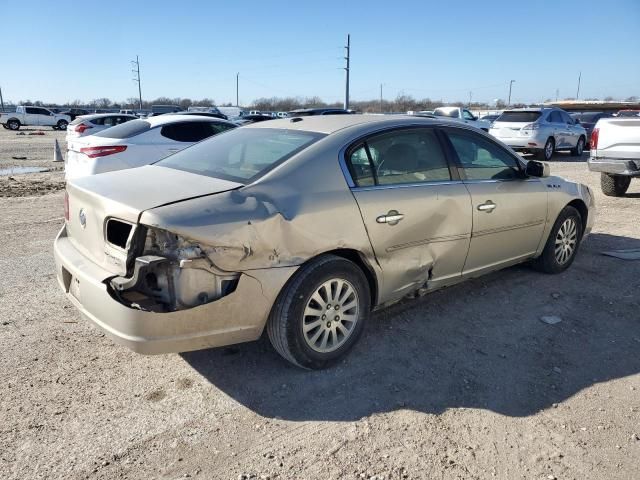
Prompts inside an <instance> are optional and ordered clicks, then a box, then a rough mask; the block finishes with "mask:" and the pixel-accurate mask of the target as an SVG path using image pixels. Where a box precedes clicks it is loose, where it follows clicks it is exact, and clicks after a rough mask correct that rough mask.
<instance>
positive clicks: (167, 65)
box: [0, 0, 640, 105]
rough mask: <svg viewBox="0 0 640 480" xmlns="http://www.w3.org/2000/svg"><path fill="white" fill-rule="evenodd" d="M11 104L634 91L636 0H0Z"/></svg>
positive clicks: (639, 87) (1, 60)
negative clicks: (136, 77)
mask: <svg viewBox="0 0 640 480" xmlns="http://www.w3.org/2000/svg"><path fill="white" fill-rule="evenodd" d="M0 19H1V21H0V31H1V35H2V39H3V41H2V46H0V88H2V93H3V96H4V99H5V101H7V100H11V101H14V102H17V101H19V100H26V99H31V100H43V101H45V102H48V103H63V102H67V101H73V100H76V99H79V100H81V101H90V100H93V99H96V98H101V97H107V98H110V99H112V100H115V101H124V100H126V99H127V98H130V97H137V94H138V91H137V84H136V83H135V82H134V81H133V80H132V78H133V75H132V72H131V68H132V67H131V60H133V59H135V58H136V55H138V56H139V58H140V68H141V77H142V95H143V98H144V99H154V98H157V97H159V96H166V97H170V98H174V97H182V98H192V99H201V98H212V99H214V100H215V101H216V102H217V103H218V104H221V103H226V102H232V103H234V104H235V100H236V74H237V73H239V97H240V104H241V105H249V104H250V103H251V101H252V100H254V99H256V98H260V97H273V96H276V97H284V96H302V97H310V96H319V97H321V98H322V99H323V100H325V101H328V102H335V101H340V102H341V101H343V100H344V90H345V78H344V77H345V72H344V70H343V67H344V60H343V57H344V48H343V47H344V45H345V43H346V36H347V34H348V33H349V34H351V98H352V99H355V100H367V99H377V98H379V96H380V86H381V85H382V94H383V97H384V98H386V99H393V98H395V97H396V96H397V95H400V94H406V95H411V96H413V97H415V98H431V99H433V100H442V101H443V102H445V103H446V102H452V101H457V100H460V101H468V100H469V96H470V95H471V99H472V100H473V101H483V102H491V101H493V100H494V99H498V98H500V99H506V98H507V95H508V91H509V81H510V80H515V83H514V84H513V92H512V98H511V100H512V103H516V102H523V103H531V102H539V101H541V100H544V99H547V98H552V99H555V97H556V90H557V91H558V93H559V97H560V98H569V97H575V96H576V90H577V83H578V76H579V75H580V73H581V74H582V77H581V87H580V98H589V97H596V98H604V97H606V96H611V97H614V98H621V99H622V98H626V97H629V96H632V95H637V96H640V35H638V32H639V30H640V0H608V1H602V0H598V1H594V0H580V1H578V0H575V1H574V0H562V1H560V0H555V1H547V0H529V1H514V0H508V1H503V0H495V1H493V0H482V1H479V0H470V1H464V0H449V1H442V0H436V1H431V0H421V1H420V0H416V1H413V0H406V1H405V0H394V1H389V0H387V1H380V2H379V1H375V0H368V1H350V2H347V1H346V0H341V1H334V0H322V1H302V0H296V1H284V0H273V1H269V0H244V1H240V0H236V1H204V0H203V1H196V0H181V1H175V0H170V1H166V0H154V1H151V0H149V1H133V0H130V1H120V0H108V1H100V0H97V1H86V0H76V1H72V0H56V1H51V0H47V1H42V0H29V1H23V2H16V1H14V0H0Z"/></svg>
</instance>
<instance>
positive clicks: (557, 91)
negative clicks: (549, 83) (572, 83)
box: [556, 88, 560, 103]
mask: <svg viewBox="0 0 640 480" xmlns="http://www.w3.org/2000/svg"><path fill="white" fill-rule="evenodd" d="M559 95H560V89H558V88H556V103H558V96H559Z"/></svg>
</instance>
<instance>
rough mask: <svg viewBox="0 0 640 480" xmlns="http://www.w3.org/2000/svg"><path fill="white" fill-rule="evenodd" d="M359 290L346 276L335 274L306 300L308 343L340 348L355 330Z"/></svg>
mask: <svg viewBox="0 0 640 480" xmlns="http://www.w3.org/2000/svg"><path fill="white" fill-rule="evenodd" d="M358 305H359V301H358V293H357V292H356V289H355V288H354V287H353V285H352V284H351V283H350V282H348V281H347V280H343V279H340V278H332V279H330V280H327V281H326V282H324V283H323V284H322V285H320V286H319V287H318V288H317V289H316V291H315V292H314V293H313V294H312V295H311V297H310V298H309V300H308V301H307V305H306V307H305V309H304V313H303V320H302V331H303V334H304V340H305V342H306V343H307V345H308V346H309V347H310V348H311V349H313V350H315V351H316V352H320V353H330V352H333V351H335V350H337V349H338V348H340V347H341V346H342V345H343V344H344V343H345V342H346V341H347V339H348V338H349V336H350V335H351V333H352V332H353V331H354V328H355V326H356V323H357V322H358V317H359V307H358Z"/></svg>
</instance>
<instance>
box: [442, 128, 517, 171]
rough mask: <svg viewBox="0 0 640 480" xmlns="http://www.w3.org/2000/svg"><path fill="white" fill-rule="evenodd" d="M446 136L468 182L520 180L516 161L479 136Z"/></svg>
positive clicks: (462, 134)
mask: <svg viewBox="0 0 640 480" xmlns="http://www.w3.org/2000/svg"><path fill="white" fill-rule="evenodd" d="M447 135H448V137H449V140H451V144H452V145H453V149H454V151H455V153H456V155H457V156H458V160H459V162H460V166H461V168H462V170H463V172H464V175H465V177H466V178H467V179H468V180H513V179H517V178H521V170H520V165H519V163H518V161H517V160H516V159H515V158H513V157H512V156H511V155H509V154H508V153H507V152H506V151H504V150H502V149H501V148H500V147H498V146H497V145H494V144H493V143H491V142H490V141H488V140H486V139H484V138H483V137H481V136H480V135H473V134H468V133H462V132H452V131H448V132H447Z"/></svg>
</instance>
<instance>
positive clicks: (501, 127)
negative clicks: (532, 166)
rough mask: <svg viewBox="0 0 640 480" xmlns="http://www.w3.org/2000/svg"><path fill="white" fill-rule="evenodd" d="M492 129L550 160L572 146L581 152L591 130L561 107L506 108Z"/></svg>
mask: <svg viewBox="0 0 640 480" xmlns="http://www.w3.org/2000/svg"><path fill="white" fill-rule="evenodd" d="M489 133H490V134H491V135H493V136H494V137H496V138H497V139H498V140H501V141H502V142H503V143H506V144H507V145H508V146H510V147H511V148H513V149H514V150H517V151H521V152H525V153H534V154H535V155H536V156H537V157H538V158H539V159H540V160H550V159H551V157H552V156H553V152H555V151H557V150H570V151H571V153H572V154H573V155H577V156H580V155H582V151H583V150H584V146H585V143H586V141H587V132H586V130H585V129H584V128H583V127H582V125H580V123H578V122H576V121H575V120H574V119H573V118H571V117H570V116H569V114H568V113H567V112H565V111H564V110H561V109H559V108H523V109H515V110H505V111H504V112H503V113H502V115H500V116H499V117H498V118H497V119H496V120H495V121H494V122H493V123H492V124H491V128H490V129H489Z"/></svg>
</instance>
